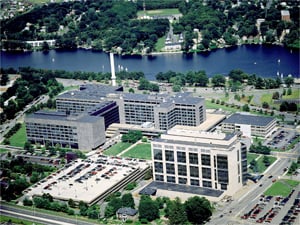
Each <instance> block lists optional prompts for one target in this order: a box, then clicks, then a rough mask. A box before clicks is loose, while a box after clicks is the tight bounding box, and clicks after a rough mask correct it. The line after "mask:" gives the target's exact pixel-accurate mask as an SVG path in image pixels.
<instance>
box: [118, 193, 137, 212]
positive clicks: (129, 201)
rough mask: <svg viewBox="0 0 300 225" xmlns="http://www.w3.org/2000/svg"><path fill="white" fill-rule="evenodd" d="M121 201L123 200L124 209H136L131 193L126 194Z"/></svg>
mask: <svg viewBox="0 0 300 225" xmlns="http://www.w3.org/2000/svg"><path fill="white" fill-rule="evenodd" d="M121 200H122V207H130V208H133V209H134V199H133V197H132V194H131V193H127V194H124V195H123V196H122V198H121Z"/></svg>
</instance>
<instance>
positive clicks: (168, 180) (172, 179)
mask: <svg viewBox="0 0 300 225" xmlns="http://www.w3.org/2000/svg"><path fill="white" fill-rule="evenodd" d="M167 182H170V183H175V177H171V176H167Z"/></svg>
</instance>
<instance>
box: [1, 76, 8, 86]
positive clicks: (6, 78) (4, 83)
mask: <svg viewBox="0 0 300 225" xmlns="http://www.w3.org/2000/svg"><path fill="white" fill-rule="evenodd" d="M1 75H2V76H1V79H0V85H1V86H5V85H6V84H7V82H8V81H9V77H8V74H7V73H3V74H1Z"/></svg>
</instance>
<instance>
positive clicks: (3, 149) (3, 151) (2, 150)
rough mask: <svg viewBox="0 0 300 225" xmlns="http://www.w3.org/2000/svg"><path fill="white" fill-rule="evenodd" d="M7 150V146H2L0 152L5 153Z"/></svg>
mask: <svg viewBox="0 0 300 225" xmlns="http://www.w3.org/2000/svg"><path fill="white" fill-rule="evenodd" d="M5 152H8V150H7V149H5V148H0V153H5Z"/></svg>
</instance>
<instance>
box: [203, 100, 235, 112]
mask: <svg viewBox="0 0 300 225" xmlns="http://www.w3.org/2000/svg"><path fill="white" fill-rule="evenodd" d="M205 105H206V108H207V109H222V110H224V111H230V112H237V111H241V109H237V108H231V107H227V106H224V105H221V104H216V103H212V102H211V101H210V100H205Z"/></svg>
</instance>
